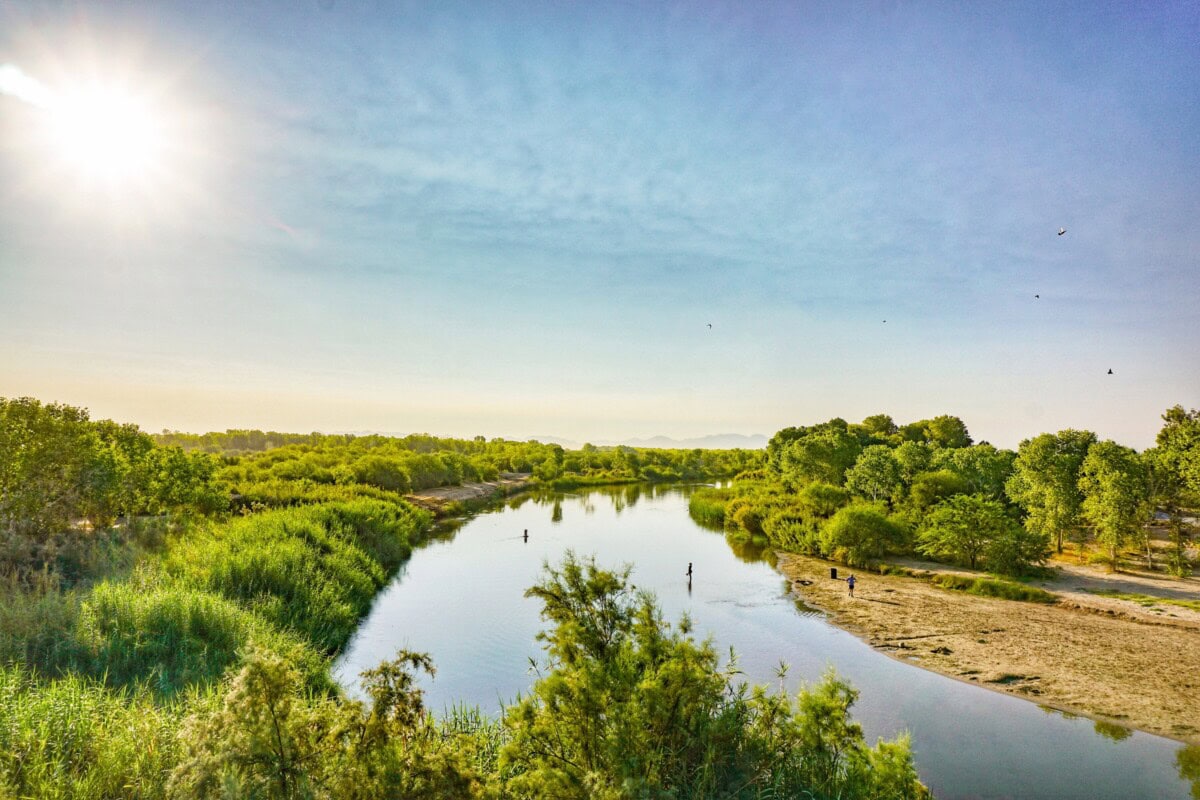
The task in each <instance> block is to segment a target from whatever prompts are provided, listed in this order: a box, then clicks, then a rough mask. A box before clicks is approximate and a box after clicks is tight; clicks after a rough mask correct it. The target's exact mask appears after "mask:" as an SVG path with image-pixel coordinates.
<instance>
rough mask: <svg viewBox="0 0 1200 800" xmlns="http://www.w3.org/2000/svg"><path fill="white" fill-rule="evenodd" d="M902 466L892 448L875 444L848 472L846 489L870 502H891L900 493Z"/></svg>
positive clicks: (865, 451) (863, 452) (867, 449)
mask: <svg viewBox="0 0 1200 800" xmlns="http://www.w3.org/2000/svg"><path fill="white" fill-rule="evenodd" d="M900 487H901V478H900V464H899V462H898V461H896V457H895V456H894V455H893V454H892V448H890V447H888V446H887V445H883V444H875V445H871V446H870V447H868V448H866V449H865V450H863V451H862V453H861V454H860V455H859V456H858V460H857V461H855V462H854V466H852V467H851V468H850V469H849V470H847V471H846V489H847V490H849V491H850V493H851V494H855V495H858V496H859V497H864V498H866V499H867V500H870V501H871V502H872V503H875V502H879V501H886V502H889V503H890V502H891V501H892V499H893V498H895V497H896V495H897V494H898V493H899V492H900Z"/></svg>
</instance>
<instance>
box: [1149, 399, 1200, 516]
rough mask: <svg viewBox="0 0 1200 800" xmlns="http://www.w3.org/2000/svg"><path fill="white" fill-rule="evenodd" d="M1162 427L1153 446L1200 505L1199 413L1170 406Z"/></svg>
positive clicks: (1193, 499) (1181, 407) (1184, 488)
mask: <svg viewBox="0 0 1200 800" xmlns="http://www.w3.org/2000/svg"><path fill="white" fill-rule="evenodd" d="M1162 418H1163V426H1162V429H1161V430H1159V432H1158V436H1157V438H1156V440H1155V443H1156V444H1157V446H1158V449H1159V450H1161V451H1162V461H1163V463H1164V465H1165V466H1167V467H1169V468H1170V469H1171V470H1172V471H1173V472H1174V473H1175V477H1176V479H1177V480H1178V481H1179V484H1180V487H1181V488H1182V489H1183V490H1184V491H1186V492H1187V493H1188V494H1189V495H1191V497H1190V498H1189V500H1190V502H1197V501H1200V411H1198V410H1196V409H1193V410H1191V411H1184V410H1183V406H1178V405H1177V406H1173V407H1171V408H1169V409H1167V411H1166V413H1164V414H1163V415H1162Z"/></svg>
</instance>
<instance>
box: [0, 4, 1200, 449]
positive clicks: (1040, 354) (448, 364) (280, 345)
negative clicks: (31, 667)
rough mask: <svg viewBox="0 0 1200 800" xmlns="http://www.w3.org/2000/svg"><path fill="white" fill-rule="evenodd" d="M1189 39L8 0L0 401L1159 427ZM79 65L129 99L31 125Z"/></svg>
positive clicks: (925, 23) (832, 16) (576, 426)
mask: <svg viewBox="0 0 1200 800" xmlns="http://www.w3.org/2000/svg"><path fill="white" fill-rule="evenodd" d="M1197 41H1200V6H1197V5H1196V4H1188V3H1160V4H1149V5H1144V6H1134V5H1131V4H1127V3H1119V2H1113V3H1056V4H1046V3H1033V2H1016V3H1005V4H995V5H974V6H968V7H963V8H957V7H952V6H951V7H947V6H939V5H936V4H931V3H930V4H926V3H898V2H879V3H864V4H862V5H860V6H858V7H856V9H855V10H853V11H852V12H848V10H847V7H846V6H845V4H842V3H833V2H828V3H826V2H813V3H763V4H753V5H752V6H747V5H746V4H735V3H696V4H677V3H662V4H649V3H613V4H574V5H567V4H550V3H544V4H543V3H511V4H510V3H504V4H488V5H479V4H471V3H444V4H437V6H436V7H434V6H433V4H428V3H420V2H412V3H398V4H394V5H388V4H375V3H354V2H341V1H340V0H339V1H338V2H329V1H328V0H327V1H326V2H311V3H291V2H286V3H285V2H276V3H261V4H243V3H235V2H213V3H204V4H197V3H182V2H163V3H154V4H145V3H133V2H127V3H126V2H119V3H112V4H104V5H103V6H97V5H94V4H88V3H72V2H63V3H55V4H43V3H25V2H7V3H3V4H0V70H2V71H0V342H3V346H2V347H0V396H8V397H12V396H23V395H31V396H35V397H38V398H40V399H42V400H44V401H59V402H66V403H70V404H73V405H80V406H85V407H88V408H89V409H90V410H91V411H92V414H93V416H94V417H109V418H113V419H117V420H121V421H131V422H136V423H138V424H140V425H141V426H142V427H143V428H145V429H147V430H151V431H156V430H159V429H162V428H170V429H175V430H188V431H206V430H224V429H226V428H260V429H274V430H281V431H300V432H306V431H312V430H322V431H351V430H360V431H361V430H380V431H412V432H421V431H424V432H429V433H434V434H438V435H447V436H467V437H469V436H473V435H476V434H480V435H485V436H487V437H489V438H491V437H495V436H503V437H508V438H518V439H524V438H529V437H533V436H555V437H563V438H566V439H571V440H575V441H606V440H607V441H612V440H624V439H630V438H646V437H652V436H656V435H665V436H670V437H674V438H692V437H699V436H703V435H705V434H721V433H741V434H765V435H767V436H770V435H771V434H772V433H773V432H775V431H776V430H778V429H780V428H782V427H786V426H789V425H799V424H811V423H814V422H818V421H822V420H825V419H828V418H830V417H833V416H841V417H844V418H845V419H847V420H849V421H852V422H853V421H858V420H861V419H862V418H863V417H865V416H867V415H869V414H874V413H887V414H890V415H892V416H893V417H894V418H895V419H896V420H897V422H901V423H904V422H909V421H913V420H917V419H922V418H928V417H932V416H935V415H938V414H954V415H957V416H959V417H961V418H962V419H963V420H964V421H965V422H966V424H967V425H968V427H969V429H970V431H971V433H972V435H973V436H974V438H975V439H976V440H988V441H990V442H992V443H993V444H996V445H999V446H1006V447H1015V446H1016V444H1017V443H1018V442H1019V441H1020V440H1021V439H1022V438H1026V437H1029V436H1032V435H1035V434H1037V433H1041V432H1043V431H1056V430H1059V429H1062V428H1067V427H1073V428H1087V429H1091V430H1094V431H1096V432H1097V433H1098V434H1099V435H1100V436H1101V437H1104V438H1113V439H1116V440H1117V441H1120V442H1122V443H1124V444H1128V445H1131V446H1134V447H1137V448H1139V449H1140V448H1143V447H1146V446H1148V445H1150V444H1151V443H1152V442H1153V439H1154V434H1155V433H1156V432H1157V430H1158V429H1159V427H1160V425H1161V421H1160V418H1159V415H1161V414H1162V412H1163V411H1164V410H1165V409H1167V408H1168V407H1170V406H1172V405H1175V404H1177V403H1178V404H1182V405H1184V406H1187V407H1196V406H1200V347H1197V344H1196V342H1197V338H1196V330H1197V323H1198V322H1200V280H1198V279H1197V275H1198V272H1200V270H1198V267H1200V264H1198V263H1197V261H1198V259H1200V226H1197V224H1196V220H1197V219H1200V188H1197V187H1200V157H1198V156H1197V151H1196V142H1198V141H1200V102H1198V100H1200V69H1197V62H1196V48H1195V43H1196V42H1197ZM78 85H86V86H92V87H100V89H102V90H103V91H101V92H99V93H98V94H93V95H89V97H102V98H109V99H106V100H104V101H103V102H104V103H106V104H108V105H103V106H102V107H100V109H99V116H97V117H96V119H99V120H102V121H103V120H119V118H120V117H119V114H118V112H119V111H120V109H122V108H126V109H127V113H128V115H130V116H128V119H129V120H132V121H133V122H138V121H139V120H140V122H139V124H140V125H141V127H132V126H126V127H120V126H117V127H110V128H108V129H107V132H105V131H101V130H95V131H93V134H92V137H91V138H89V137H87V136H80V135H79V134H80V131H88V130H92V129H91V128H90V127H89V126H88V125H87V124H82V125H81V124H75V125H74V127H70V126H68V127H66V128H64V127H63V126H62V125H61V124H60V125H59V126H58V129H57V130H58V131H59V134H57V135H56V136H51V135H50V134H48V133H47V131H48V130H50V129H51V128H50V127H47V124H46V122H47V118H46V115H47V114H48V113H50V112H48V111H47V109H48V108H52V107H53V102H52V101H53V99H54V98H55V97H62V98H66V97H68V90H69V88H70V87H71V86H78ZM110 89H111V91H109V90H110ZM47 98H50V99H47ZM121 104H125V105H121ZM94 105H95V103H93V106H94ZM135 111H136V113H137V114H139V115H141V116H132V115H133V114H134V112H135ZM122 113H125V112H122ZM61 119H68V120H70V119H74V118H73V117H60V122H61ZM64 131H65V132H64ZM123 131H135V132H137V134H138V135H139V136H144V142H145V144H143V145H139V147H137V148H129V147H126V148H125V151H124V152H123V157H124V158H126V159H127V163H128V167H127V168H126V169H125V170H124V171H123V172H120V173H118V171H117V170H116V168H115V167H112V165H111V164H106V163H105V158H108V156H105V155H104V152H105V151H102V150H100V149H97V148H98V145H99V144H103V143H104V142H103V141H101V140H100V139H99V137H100V136H101V135H102V134H103V135H106V136H108V137H109V138H110V139H114V138H115V139H120V138H121V136H122V135H124V134H122V132H123ZM139 141H142V140H139ZM93 145H97V147H93ZM151 145H153V146H151ZM122 163H123V164H124V163H126V162H122ZM1060 227H1062V228H1066V230H1067V233H1066V234H1064V235H1063V236H1058V235H1057V232H1058V230H1059V228H1060ZM1035 295H1040V297H1038V298H1035ZM884 320H886V322H884ZM709 324H711V326H712V327H711V328H709V327H708V325H709ZM1109 369H1111V370H1113V374H1112V375H1108V374H1107V371H1108V370H1109Z"/></svg>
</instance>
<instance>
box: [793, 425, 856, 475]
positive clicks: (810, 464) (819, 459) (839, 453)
mask: <svg viewBox="0 0 1200 800" xmlns="http://www.w3.org/2000/svg"><path fill="white" fill-rule="evenodd" d="M777 435H778V434H777ZM860 452H862V446H861V445H860V444H859V441H858V438H857V437H856V436H854V434H852V433H851V432H850V430H849V426H847V424H846V421H845V420H843V419H833V420H830V421H829V422H825V423H822V424H820V425H814V426H813V427H812V428H809V429H807V430H806V431H805V432H804V433H803V434H802V435H800V436H799V437H797V438H795V439H793V440H792V441H790V442H789V443H788V444H787V445H786V446H785V447H784V448H783V451H782V453H781V455H780V459H779V464H780V466H779V468H780V473H781V475H782V477H783V481H784V483H786V484H790V485H791V486H803V485H804V484H806V483H809V482H811V481H823V482H825V483H831V484H833V485H834V486H841V485H842V484H843V483H844V482H845V476H846V470H848V469H849V468H850V467H851V466H853V465H854V462H855V461H856V460H857V459H858V454H859V453H860Z"/></svg>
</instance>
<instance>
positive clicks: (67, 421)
mask: <svg viewBox="0 0 1200 800" xmlns="http://www.w3.org/2000/svg"><path fill="white" fill-rule="evenodd" d="M215 472H216V462H215V460H214V459H213V458H212V457H210V456H207V455H205V454H203V453H192V454H189V453H184V452H183V451H182V450H179V449H178V448H163V447H156V446H155V445H154V444H153V442H152V441H151V440H150V437H148V436H147V435H146V434H144V433H141V432H140V431H139V430H138V429H137V427H136V426H133V425H117V424H116V423H114V422H110V421H102V422H92V421H91V420H89V419H88V413H87V411H86V410H84V409H80V408H73V407H71V406H66V405H58V404H47V405H43V404H42V403H40V402H39V401H37V400H34V399H32V398H28V397H24V398H19V399H15V400H8V399H5V398H0V556H2V557H5V560H6V561H7V564H3V563H0V568H3V567H6V566H7V567H10V568H16V569H19V570H31V569H39V568H40V567H41V566H42V565H46V564H53V563H54V561H55V559H56V558H57V557H58V556H59V555H60V554H62V553H63V552H64V551H70V550H71V549H72V548H74V547H77V543H78V541H79V540H80V539H82V538H84V537H86V536H87V534H88V533H89V531H88V530H87V529H88V528H97V527H104V526H107V525H110V524H111V523H112V522H113V520H114V519H115V518H116V517H117V516H119V515H125V516H126V517H129V516H130V515H132V514H145V513H151V514H164V513H189V512H195V513H212V512H215V511H219V510H221V509H223V508H224V507H225V505H226V503H227V499H226V495H225V492H224V490H223V489H222V488H221V487H220V485H219V484H218V483H217V481H216V479H215ZM81 520H82V521H84V522H86V523H87V524H86V525H78V524H77V523H78V522H79V521H81Z"/></svg>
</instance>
